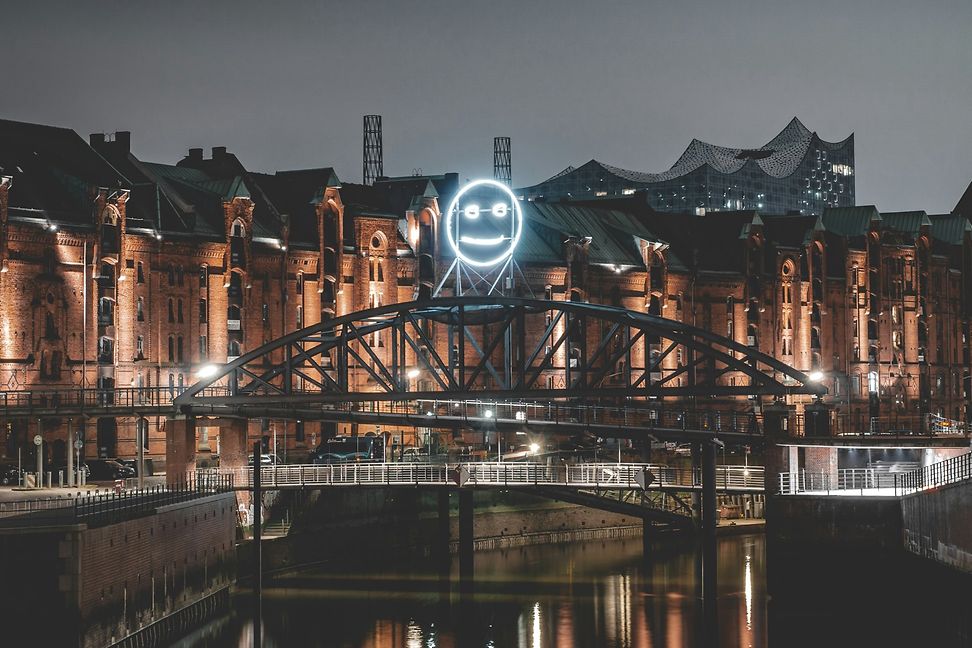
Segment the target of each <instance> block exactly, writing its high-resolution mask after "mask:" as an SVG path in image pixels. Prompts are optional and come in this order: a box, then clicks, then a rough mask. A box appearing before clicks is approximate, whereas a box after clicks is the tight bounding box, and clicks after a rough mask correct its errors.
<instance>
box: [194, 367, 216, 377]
mask: <svg viewBox="0 0 972 648" xmlns="http://www.w3.org/2000/svg"><path fill="white" fill-rule="evenodd" d="M217 370H218V368H217V367H216V365H214V364H205V365H203V366H201V367H199V370H198V371H196V378H209V377H211V376H215V375H216V371H217Z"/></svg>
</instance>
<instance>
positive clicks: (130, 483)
mask: <svg viewBox="0 0 972 648" xmlns="http://www.w3.org/2000/svg"><path fill="white" fill-rule="evenodd" d="M136 483H137V479H134V478H133V479H128V480H126V484H127V488H126V490H132V489H133V488H136V487H137V486H135V484H136ZM164 485H165V475H152V476H150V477H146V478H145V488H154V487H155V486H164ZM114 492H115V484H114V482H98V483H94V484H90V483H89V484H85V485H84V486H74V487H72V488H68V487H67V486H64V487H57V486H55V487H53V488H24V487H22V486H0V502H23V501H27V500H42V499H58V498H61V499H63V498H70V497H80V496H83V495H97V494H104V493H114Z"/></svg>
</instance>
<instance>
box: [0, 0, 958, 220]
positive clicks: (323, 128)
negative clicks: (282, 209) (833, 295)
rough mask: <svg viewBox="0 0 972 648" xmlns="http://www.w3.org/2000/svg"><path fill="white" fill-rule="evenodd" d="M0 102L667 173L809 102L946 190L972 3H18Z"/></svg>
mask: <svg viewBox="0 0 972 648" xmlns="http://www.w3.org/2000/svg"><path fill="white" fill-rule="evenodd" d="M0 66H2V68H3V77H2V82H0V83H2V86H0V88H2V89H0V117H4V118H8V119H16V120H23V121H31V122H39V123H49V124H55V125H61V126H68V127H71V128H74V129H75V130H77V131H78V132H79V133H81V134H82V135H83V136H87V134H88V133H90V132H101V131H105V132H112V131H115V130H130V131H132V139H133V148H134V150H135V153H136V154H137V155H138V156H139V157H140V158H141V159H147V160H152V161H160V162H174V161H177V160H178V159H180V158H181V157H182V156H183V155H184V154H185V151H186V149H187V148H189V147H191V146H199V147H205V148H206V149H207V155H208V148H209V147H211V146H220V145H222V146H227V147H228V148H229V150H230V151H232V152H234V153H236V154H237V155H239V157H240V159H241V160H242V161H243V162H244V164H246V165H247V166H248V167H249V168H251V169H253V170H261V171H263V170H267V171H270V170H276V169H287V168H300V167H313V166H334V167H335V168H336V170H337V173H338V176H339V177H341V178H342V179H344V180H347V181H353V182H360V181H361V116H362V115H363V114H365V113H378V114H381V115H383V118H384V138H385V173H386V174H388V175H408V174H411V173H412V172H413V170H417V169H421V170H422V171H423V172H425V173H440V172H443V171H458V172H459V173H460V174H461V176H462V177H463V178H466V177H476V176H480V175H484V174H485V175H491V174H492V138H493V136H495V135H507V136H510V137H511V138H512V145H513V181H514V184H516V185H527V184H533V183H535V182H538V181H540V180H542V179H544V178H546V177H548V176H550V175H552V174H554V173H556V172H557V171H560V170H561V169H563V168H564V167H566V166H567V165H568V164H573V165H580V164H583V163H584V162H586V161H587V160H589V159H590V158H592V157H595V158H597V159H599V160H601V161H604V162H607V163H610V164H614V165H617V166H622V167H626V168H631V169H636V170H643V171H663V170H665V169H667V168H668V167H669V166H671V164H672V163H674V162H675V160H676V159H677V157H678V156H679V155H680V154H681V152H682V150H683V149H684V147H685V146H686V145H687V144H688V142H689V140H690V139H691V138H693V137H696V138H699V139H702V140H706V141H709V142H712V143H714V144H721V145H725V146H733V147H756V146H759V145H762V144H764V143H765V142H766V141H768V140H769V139H770V138H771V137H773V135H775V134H776V133H777V132H778V131H779V130H780V129H782V128H783V127H784V126H785V125H786V123H787V122H788V121H789V120H790V118H792V117H793V116H798V117H799V118H800V119H801V120H802V121H803V122H804V123H805V124H806V125H807V126H808V127H809V128H810V129H812V130H816V131H817V133H818V134H819V135H820V136H821V137H822V138H823V139H825V140H831V141H836V140H840V139H843V138H844V137H846V136H847V135H848V134H850V133H851V132H855V133H856V139H857V141H856V154H857V191H858V203H859V204H868V203H874V204H876V205H877V206H878V207H879V208H880V209H883V210H887V211H895V210H904V209H925V210H927V211H929V212H934V213H937V212H943V211H949V210H951V209H952V208H953V207H954V206H955V203H956V202H957V201H958V199H959V197H960V196H961V194H962V192H963V191H964V190H965V188H966V186H967V185H968V184H969V181H970V179H972V118H970V115H972V2H970V1H969V0H941V1H939V0H922V1H920V2H915V1H913V0H905V1H900V0H880V1H878V0H875V1H873V2H855V1H853V0H845V1H843V2H831V1H830V0H813V1H804V2H791V1H789V0H767V1H765V2H764V1H762V0H747V1H745V2H728V1H725V0H709V1H705V2H701V1H700V2H689V1H674V0H665V1H663V2H648V1H645V2H609V1H594V0H588V1H586V2H581V1H577V0H564V1H562V2H530V1H528V0H520V1H506V0H493V1H490V2H465V1H459V0H451V1H441V2H405V1H403V0H402V1H393V0H387V1H385V0H368V1H363V2H350V1H349V2H323V1H321V2H313V1H301V2H296V1H295V2H267V1H260V2H255V1H254V2H249V1H247V0H237V1H235V2H182V1H175V0H167V1H165V2H156V3H148V2H94V1H92V2H78V1H77V0H73V1H70V2H61V3H54V2H43V1H35V2H16V3H14V2H9V3H4V7H3V10H2V12H0Z"/></svg>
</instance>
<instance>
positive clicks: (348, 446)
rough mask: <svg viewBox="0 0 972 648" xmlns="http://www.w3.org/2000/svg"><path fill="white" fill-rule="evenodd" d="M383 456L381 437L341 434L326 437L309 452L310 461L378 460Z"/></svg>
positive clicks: (327, 462)
mask: <svg viewBox="0 0 972 648" xmlns="http://www.w3.org/2000/svg"><path fill="white" fill-rule="evenodd" d="M383 458H384V447H383V442H382V439H381V437H369V436H358V437H349V436H341V437H334V438H333V439H328V440H327V441H325V442H324V443H322V444H321V445H319V446H317V450H315V451H314V452H313V453H312V454H311V463H315V464H329V463H347V462H349V461H380V460H381V459H383Z"/></svg>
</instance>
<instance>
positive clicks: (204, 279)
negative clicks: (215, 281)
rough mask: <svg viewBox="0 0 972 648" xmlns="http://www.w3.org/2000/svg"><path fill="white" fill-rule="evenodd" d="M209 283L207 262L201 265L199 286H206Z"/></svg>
mask: <svg viewBox="0 0 972 648" xmlns="http://www.w3.org/2000/svg"><path fill="white" fill-rule="evenodd" d="M208 285H209V266H207V265H206V264H205V263H204V264H202V266H200V267H199V287H200V288H205V287H206V286H208Z"/></svg>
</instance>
